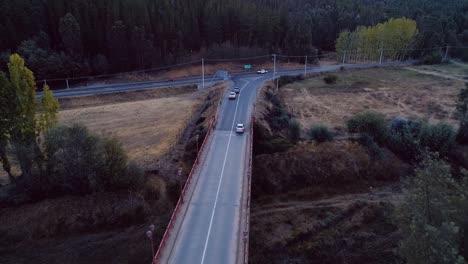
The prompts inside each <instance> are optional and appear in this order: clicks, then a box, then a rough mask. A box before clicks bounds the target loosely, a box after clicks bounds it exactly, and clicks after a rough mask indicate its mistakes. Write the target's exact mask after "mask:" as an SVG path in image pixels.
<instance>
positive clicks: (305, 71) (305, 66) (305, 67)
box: [304, 55, 307, 75]
mask: <svg viewBox="0 0 468 264" xmlns="http://www.w3.org/2000/svg"><path fill="white" fill-rule="evenodd" d="M304 75H307V55H306V56H305V65H304Z"/></svg>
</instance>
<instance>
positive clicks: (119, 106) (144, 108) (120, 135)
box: [60, 94, 200, 169]
mask: <svg viewBox="0 0 468 264" xmlns="http://www.w3.org/2000/svg"><path fill="white" fill-rule="evenodd" d="M199 102H200V101H199V98H198V97H197V96H195V95H193V94H184V95H178V96H174V97H167V98H158V99H150V100H137V101H131V102H125V103H114V104H106V105H100V106H91V107H84V108H75V109H70V110H64V111H60V123H61V124H63V125H71V124H74V123H78V124H82V125H84V126H86V127H88V129H89V130H90V131H92V132H94V133H97V134H100V135H106V136H113V137H116V138H117V139H118V140H120V141H121V142H122V143H123V145H124V147H125V149H126V150H127V151H128V155H129V158H130V159H132V160H135V161H136V162H137V164H138V165H140V166H142V167H143V168H144V169H148V168H149V167H151V165H154V164H155V162H156V161H157V160H158V158H159V157H161V155H163V154H164V153H165V152H166V151H168V150H169V149H170V147H171V146H172V145H173V144H174V143H175V141H176V140H177V137H178V135H179V133H181V132H182V130H183V129H184V128H185V125H186V123H187V121H188V120H189V119H190V118H191V116H192V113H193V111H194V109H195V108H196V107H197V105H198V103H199Z"/></svg>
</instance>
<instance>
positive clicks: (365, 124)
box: [346, 112, 387, 143]
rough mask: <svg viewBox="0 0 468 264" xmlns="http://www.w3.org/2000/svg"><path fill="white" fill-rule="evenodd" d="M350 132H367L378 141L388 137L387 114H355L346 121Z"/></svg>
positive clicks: (381, 141) (380, 141)
mask: <svg viewBox="0 0 468 264" xmlns="http://www.w3.org/2000/svg"><path fill="white" fill-rule="evenodd" d="M346 125H347V127H348V131H349V132H350V133H360V134H367V135H369V136H370V137H372V139H373V140H374V141H375V142H377V143H383V142H384V141H385V138H386V130H387V127H386V122H385V116H384V115H383V114H380V113H376V112H363V113H359V114H356V115H354V116H353V117H352V118H351V119H349V120H348V121H347V123H346Z"/></svg>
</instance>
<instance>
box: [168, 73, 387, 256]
mask: <svg viewBox="0 0 468 264" xmlns="http://www.w3.org/2000/svg"><path fill="white" fill-rule="evenodd" d="M373 66H377V65H376V64H373V65H371V64H368V65H352V66H350V67H351V68H366V67H373ZM386 66H388V64H386ZM339 68H340V66H328V67H320V68H311V69H309V72H326V71H336V70H338V69H339ZM302 72H303V70H290V71H281V72H278V75H289V74H298V73H302ZM272 78H273V76H272V74H271V73H270V74H265V75H257V74H239V75H235V76H234V77H233V78H232V80H233V82H234V84H233V86H238V87H241V92H240V94H239V96H238V98H237V99H236V100H235V101H234V100H229V99H228V98H227V95H228V93H229V92H230V90H231V89H229V90H228V91H227V92H226V94H225V95H224V98H223V100H224V101H223V104H222V106H221V107H222V108H221V110H220V113H219V116H218V123H217V126H216V128H215V131H214V134H213V136H212V141H211V144H210V145H209V147H208V148H207V149H205V155H206V158H205V159H204V160H203V161H202V163H201V164H200V166H201V169H200V174H199V176H198V181H197V182H196V185H195V187H194V188H193V193H192V199H191V200H190V202H189V204H188V207H187V211H186V213H185V217H184V218H183V220H181V224H180V226H179V227H175V229H178V231H177V232H174V234H175V235H174V236H176V237H175V238H173V239H174V241H175V242H174V244H173V246H172V247H170V248H167V249H165V250H164V251H165V252H164V254H163V255H164V256H165V257H164V258H163V262H162V263H166V262H167V263H177V264H192V263H194V264H198V263H200V264H220V263H223V264H224V263H232V264H234V263H237V261H238V259H237V258H238V257H239V256H242V253H241V252H242V249H239V245H240V244H241V243H239V241H240V239H242V238H241V237H240V235H241V232H240V231H241V227H240V219H241V217H242V215H241V212H242V210H241V209H242V208H241V201H242V189H243V187H244V184H245V183H246V181H247V179H246V174H245V169H246V166H247V162H248V159H247V157H246V148H247V147H248V146H247V137H249V136H250V135H249V134H248V133H245V134H243V135H239V134H236V133H235V131H234V129H235V125H236V124H238V123H243V124H245V125H246V131H248V130H249V129H250V125H251V124H250V118H251V114H252V109H253V105H254V103H255V101H256V96H257V94H258V90H259V88H260V87H261V85H262V84H263V83H264V82H265V81H266V80H268V79H272ZM231 88H233V87H231Z"/></svg>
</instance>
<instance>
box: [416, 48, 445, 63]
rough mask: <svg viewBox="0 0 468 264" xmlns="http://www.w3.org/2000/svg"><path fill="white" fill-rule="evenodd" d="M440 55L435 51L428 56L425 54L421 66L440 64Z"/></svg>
mask: <svg viewBox="0 0 468 264" xmlns="http://www.w3.org/2000/svg"><path fill="white" fill-rule="evenodd" d="M442 59H443V58H442V55H441V54H440V52H437V51H434V52H432V53H430V54H427V55H425V56H424V57H423V58H422V61H421V62H422V64H429V65H432V64H440V63H442Z"/></svg>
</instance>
